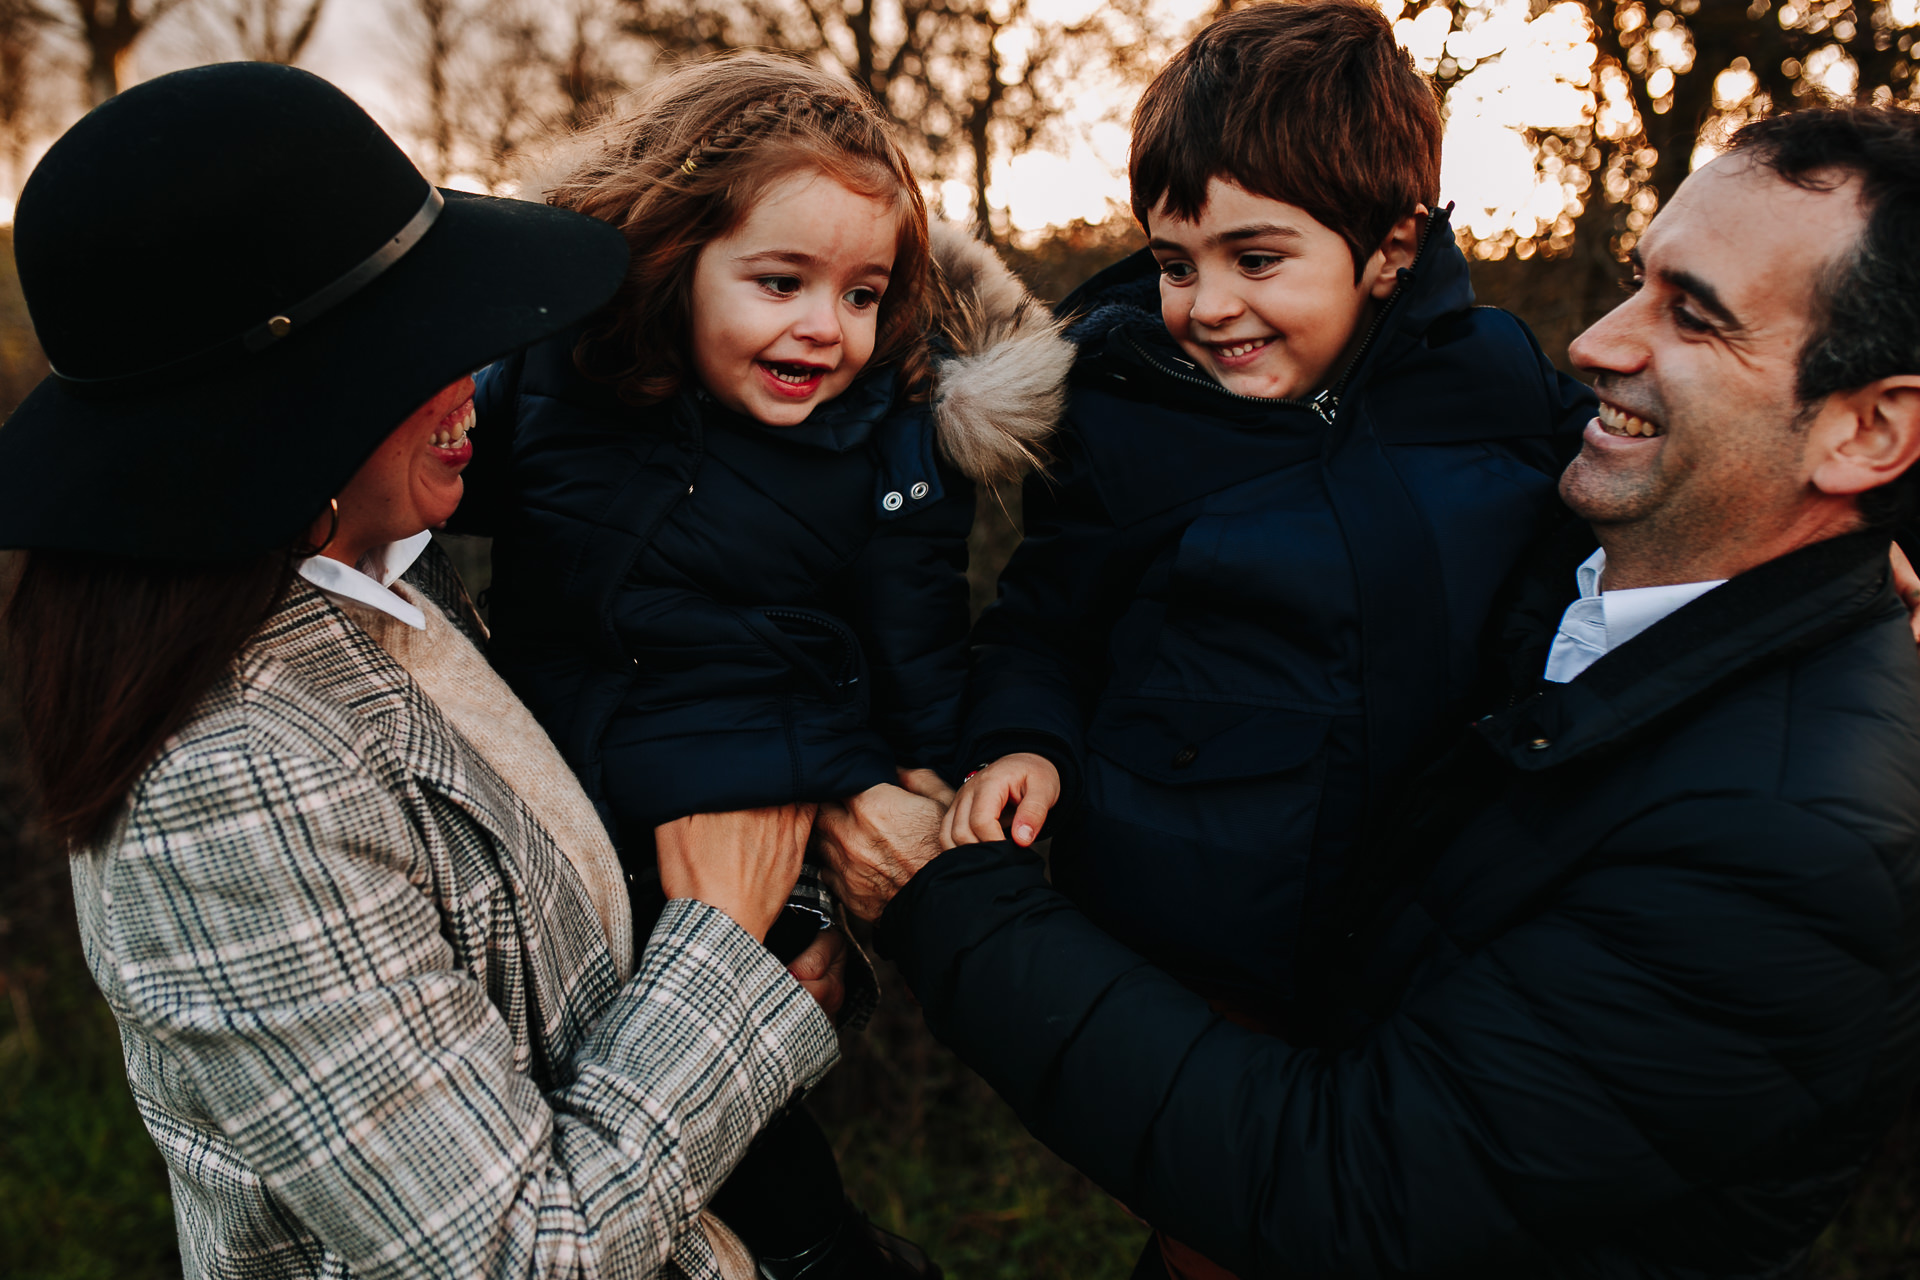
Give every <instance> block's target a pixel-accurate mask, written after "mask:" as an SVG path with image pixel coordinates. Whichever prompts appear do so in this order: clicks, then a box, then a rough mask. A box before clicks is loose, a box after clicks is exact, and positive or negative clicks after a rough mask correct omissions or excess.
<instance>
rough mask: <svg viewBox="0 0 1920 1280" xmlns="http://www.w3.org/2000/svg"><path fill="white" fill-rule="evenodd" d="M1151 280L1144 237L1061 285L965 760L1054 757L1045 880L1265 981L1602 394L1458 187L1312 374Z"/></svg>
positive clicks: (989, 619) (1465, 656)
mask: <svg viewBox="0 0 1920 1280" xmlns="http://www.w3.org/2000/svg"><path fill="white" fill-rule="evenodd" d="M1157 280H1158V268H1157V266H1156V265H1155V263H1154V261H1153V259H1152V258H1151V256H1149V255H1147V254H1145V253H1142V254H1141V255H1138V256H1136V257H1135V258H1133V259H1129V260H1128V261H1127V262H1124V263H1121V264H1119V265H1118V266H1116V267H1114V268H1112V269H1110V270H1109V271H1107V272H1105V273H1102V274H1101V275H1100V276H1097V277H1095V278H1094V279H1093V280H1092V281H1089V282H1088V284H1087V285H1086V286H1085V287H1084V288H1083V289H1082V290H1081V291H1080V293H1079V294H1077V295H1076V296H1075V298H1073V299H1069V300H1068V303H1067V304H1065V306H1066V308H1067V309H1069V310H1074V311H1081V312H1084V313H1085V314H1084V316H1083V318H1081V319H1080V320H1078V321H1076V322H1075V324H1074V326H1073V328H1072V329H1071V330H1069V336H1071V337H1074V338H1075V339H1076V341H1077V342H1078V343H1079V344H1080V358H1079V361H1078V363H1077V364H1076V365H1075V368H1074V373H1073V380H1072V385H1071V395H1070V398H1069V403H1068V411H1067V419H1066V422H1065V423H1064V425H1063V428H1062V432H1061V437H1060V439H1059V441H1058V442H1057V447H1056V452H1057V453H1058V454H1059V460H1058V464H1057V465H1056V466H1055V467H1054V468H1053V469H1052V472H1051V474H1050V475H1048V476H1045V477H1041V478H1039V479H1036V480H1034V481H1032V482H1029V484H1028V487H1027V502H1026V531H1027V538H1026V541H1025V542H1024V543H1023V544H1022V545H1021V547H1020V549H1019V551H1018V552H1017V553H1016V554H1015V556H1014V559H1013V561H1012V563H1011V564H1010V565H1009V566H1008V569H1007V571H1006V573H1005V575H1004V576H1003V577H1002V579H1001V595H1000V600H999V603H997V604H996V605H995V606H994V607H993V608H992V609H990V610H988V612H987V613H986V614H985V616H983V618H982V619H981V621H980V623H979V625H978V627H977V628H976V630H975V634H974V643H975V651H974V656H975V661H974V671H973V675H972V676H971V678H970V681H969V700H970V703H971V708H970V710H969V713H968V720H967V727H966V731H965V733H964V734H963V739H962V740H963V744H964V745H963V748H962V750H963V757H962V760H963V763H965V764H967V765H968V766H969V767H971V766H972V765H974V764H979V763H983V762H985V761H988V760H991V759H995V758H997V757H999V756H1001V755H1004V754H1007V753H1008V752H1012V751H1034V752H1038V753H1040V754H1042V755H1045V756H1047V757H1048V758H1050V759H1051V760H1052V761H1053V762H1054V763H1055V764H1056V765H1057V766H1058V767H1059V769H1060V771H1061V774H1062V777H1063V779H1064V780H1065V782H1066V789H1067V792H1068V795H1067V797H1066V798H1065V799H1064V800H1063V802H1062V804H1061V805H1060V806H1058V807H1057V808H1056V810H1055V812H1054V815H1053V817H1052V819H1051V820H1050V822H1049V827H1048V830H1049V833H1050V834H1052V835H1053V837H1054V845H1053V850H1054V852H1053V858H1054V870H1055V877H1056V883H1057V884H1059V885H1060V886H1061V887H1062V888H1063V889H1064V890H1066V891H1067V892H1068V893H1069V894H1070V895H1071V896H1073V897H1074V899H1075V900H1076V901H1077V902H1079V903H1080V905H1081V906H1082V907H1083V908H1085V909H1086V910H1087V911H1088V912H1089V914H1091V915H1093V916H1094V917H1095V918H1096V919H1098V920H1099V921H1100V922H1101V924H1102V925H1103V926H1105V927H1106V928H1107V929H1108V930H1109V931H1111V932H1113V933H1114V934H1115V935H1116V936H1119V937H1121V938H1123V939H1125V940H1126V941H1128V942H1129V943H1130V944H1131V945H1133V946H1135V947H1138V948H1140V949H1142V950H1143V951H1144V952H1145V953H1146V954H1148V955H1150V956H1152V957H1153V958H1155V959H1156V960H1157V961H1158V962H1160V963H1161V964H1163V965H1165V966H1167V967H1169V968H1170V969H1171V970H1173V971H1174V972H1177V973H1180V974H1181V975H1182V976H1186V977H1189V978H1192V979H1194V980H1196V981H1199V982H1203V983H1205V984H1207V985H1209V986H1211V987H1214V988H1217V989H1222V990H1228V991H1235V992H1240V993H1256V996H1257V997H1264V996H1265V995H1267V994H1271V993H1274V992H1282V993H1284V992H1285V991H1287V990H1288V988H1289V986H1290V984H1291V981H1292V977H1293V964H1294V937H1295V928H1294V924H1293V922H1297V921H1300V920H1302V919H1308V918H1311V917H1312V916H1314V915H1315V914H1316V913H1317V912H1318V910H1319V898H1320V897H1321V896H1322V892H1323V891H1324V890H1325V888H1326V887H1327V886H1328V885H1329V884H1330V883H1331V882H1332V881H1333V880H1334V879H1335V878H1336V877H1337V876H1338V875H1339V874H1340V868H1341V865H1342V862H1343V859H1344V857H1345V855H1346V852H1347V851H1348V850H1349V849H1350V848H1351V847H1352V846H1353V843H1354V841H1355V840H1356V838H1357V837H1358V835H1359V833H1360V831H1361V828H1362V826H1363V820H1364V818H1365V815H1366V813H1367V812H1368V810H1369V808H1370V807H1376V806H1377V805H1378V803H1379V799H1380V797H1381V796H1383V795H1385V794H1386V793H1388V792H1389V791H1390V790H1391V789H1392V788H1393V787H1394V786H1395V785H1396V784H1398V783H1399V782H1401V781H1403V780H1404V774H1405V770H1406V767H1407V764H1408V762H1409V761H1410V760H1411V759H1413V758H1414V756H1415V753H1416V752H1417V751H1419V750H1420V749H1422V748H1423V747H1424V746H1430V742H1429V740H1430V738H1431V736H1432V735H1433V734H1434V732H1435V731H1436V729H1437V728H1438V727H1439V726H1440V725H1441V724H1443V723H1444V722H1445V720H1446V717H1447V716H1448V715H1449V714H1452V713H1454V712H1455V711H1456V710H1457V708H1458V706H1459V705H1460V703H1461V700H1462V699H1463V697H1464V696H1465V694H1466V693H1467V691H1468V689H1469V688H1470V687H1471V684H1472V681H1473V679H1474V676H1475V673H1476V670H1477V666H1476V664H1477V661H1478V653H1479V641H1480V636H1481V633H1482V631H1483V630H1484V628H1485V623H1486V617H1487V610H1488V608H1489V606H1490V602H1491V600H1492V598H1493V596H1494V593H1495V591H1496V590H1497V589H1498V588H1499V586H1500V584H1501V583H1502V582H1503V581H1504V580H1505V579H1506V577H1507V576H1508V575H1509V573H1510V572H1511V570H1512V568H1513V565H1514V564H1515V563H1516V562H1517V561H1518V559H1519V558H1520V556H1521V554H1522V552H1523V551H1524V550H1525V549H1526V548H1527V547H1528V546H1529V545H1530V543H1531V541H1532V540H1533V539H1534V538H1535V537H1536V536H1537V534H1538V533H1539V531H1540V530H1541V529H1542V528H1543V527H1544V526H1545V525H1546V524H1547V522H1549V521H1550V520H1552V519H1555V518H1557V517H1558V513H1559V511H1560V508H1559V504H1558V502H1557V500H1556V498H1555V484H1556V480H1557V478H1558V476H1559V473H1560V470H1561V467H1562V466H1563V465H1564V463H1565V461H1566V459H1567V457H1569V456H1570V455H1571V452H1572V450H1573V449H1574V448H1576V447H1577V442H1578V438H1579V431H1580V428H1581V427H1583V426H1584V425H1585V424H1586V422H1587V420H1588V419H1589V418H1590V417H1591V416H1592V413H1593V401H1592V398H1591V395H1590V393H1589V392H1588V391H1587V389H1586V388H1585V387H1584V386H1581V385H1580V384H1579V383H1577V382H1575V381H1573V380H1572V379H1570V378H1567V377H1565V376H1564V375H1561V374H1560V373H1558V372H1557V371H1556V370H1555V369H1554V367H1553V365H1552V364H1551V363H1550V362H1549V361H1548V360H1547V358H1546V357H1545V356H1544V355H1543V354H1542V353H1541V351H1540V348H1539V346H1538V344H1537V343H1535V341H1534V339H1533V335H1532V334H1530V333H1529V332H1528V331H1527V328H1526V326H1525V325H1524V324H1522V323H1521V322H1520V321H1519V320H1518V319H1516V318H1515V317H1513V316H1511V315H1509V314H1507V313H1506V312H1504V311H1499V310H1496V309H1494V308H1490V307H1475V306H1473V305H1472V304H1473V291H1472V288H1471V286H1470V284H1469V282H1468V279H1467V266H1466V262H1465V260H1464V259H1463V258H1462V257H1461V256H1460V252H1459V250H1458V249H1457V248H1456V247H1455V246H1454V242H1453V236H1452V233H1451V232H1450V231H1449V230H1448V228H1447V225H1446V222H1445V216H1444V214H1440V215H1435V218H1434V225H1433V227H1432V229H1431V230H1430V232H1429V234H1428V236H1427V239H1426V242H1425V244H1424V245H1423V247H1422V249H1421V251H1420V254H1419V257H1418V259H1417V260H1416V262H1415V263H1414V266H1413V267H1412V268H1411V269H1410V270H1409V271H1406V272H1404V273H1403V276H1402V283H1401V285H1400V287H1399V289H1398V290H1397V291H1396V293H1395V295H1394V297H1393V299H1392V301H1391V302H1390V303H1389V304H1388V305H1387V306H1386V308H1385V310H1384V312H1383V315H1382V317H1381V319H1380V320H1379V321H1378V325H1377V328H1376V329H1375V331H1374V333H1373V335H1372V338H1371V340H1370V342H1368V343H1367V345H1366V347H1365V349H1364V351H1363V352H1362V353H1361V354H1360V355H1359V356H1358V357H1357V359H1356V361H1355V364H1354V367H1353V368H1352V369H1351V370H1349V371H1347V372H1346V373H1345V374H1344V376H1343V377H1342V378H1341V379H1340V381H1339V382H1338V383H1337V385H1336V386H1335V388H1334V397H1335V399H1333V400H1323V401H1321V402H1320V403H1319V404H1318V405H1315V404H1308V403H1304V402H1298V401H1287V400H1261V399H1253V398H1249V397H1246V396H1239V395H1235V394H1233V393H1231V392H1229V391H1227V390H1226V389H1225V388H1223V387H1221V386H1220V385H1219V384H1218V383H1217V382H1213V381H1212V380H1210V379H1208V378H1206V377H1204V376H1203V375H1201V374H1200V373H1199V372H1198V371H1197V370H1196V369H1195V368H1194V367H1193V365H1192V364H1191V363H1190V362H1188V361H1187V359H1186V357H1185V356H1184V355H1183V354H1182V352H1181V351H1180V349H1179V348H1178V347H1177V346H1176V345H1175V344H1174V343H1173V341H1172V339H1171V338H1170V337H1169V336H1168V334H1167V331H1166V329H1165V327H1164V325H1163V324H1162V323H1161V320H1160V315H1159V303H1158V284H1157ZM1336 404H1337V407H1336ZM1082 801H1083V802H1082Z"/></svg>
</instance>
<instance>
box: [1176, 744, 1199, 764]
mask: <svg viewBox="0 0 1920 1280" xmlns="http://www.w3.org/2000/svg"><path fill="white" fill-rule="evenodd" d="M1199 754H1200V748H1198V747H1196V746H1194V745H1193V744H1192V743H1191V742H1189V743H1188V744H1187V745H1186V746H1184V747H1182V748H1180V749H1179V750H1178V751H1176V752H1174V753H1173V767H1174V768H1176V769H1184V768H1186V767H1187V766H1188V765H1190V764H1192V763H1193V761H1194V758H1195V757H1196V756H1198V755H1199Z"/></svg>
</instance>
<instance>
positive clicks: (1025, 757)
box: [940, 751, 1060, 848]
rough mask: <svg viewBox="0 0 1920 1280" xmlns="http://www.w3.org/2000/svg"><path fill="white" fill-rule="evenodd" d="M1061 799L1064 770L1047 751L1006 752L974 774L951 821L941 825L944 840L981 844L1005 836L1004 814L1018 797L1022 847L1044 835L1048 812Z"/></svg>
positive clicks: (1017, 836) (1016, 831)
mask: <svg viewBox="0 0 1920 1280" xmlns="http://www.w3.org/2000/svg"><path fill="white" fill-rule="evenodd" d="M1059 799H1060V771H1059V770H1058V769H1056V768H1054V767H1053V762H1052V761H1050V760H1048V759H1047V758H1046V757H1045V756H1038V755H1034V754H1033V753H1032V752H1028V751H1016V752H1015V753H1014V754H1012V755H1010V756H1001V757H1000V758H999V759H998V760H995V761H994V762H993V763H992V764H990V765H988V766H987V767H986V768H984V769H982V770H980V771H979V772H978V773H976V774H974V775H973V776H972V777H970V778H968V779H967V780H966V781H965V782H964V783H962V784H961V786H960V794H959V795H957V796H955V797H954V798H953V807H952V808H951V809H949V810H947V817H946V821H945V822H943V823H942V824H941V827H940V839H941V842H942V843H943V844H945V845H947V846H949V847H951V846H953V845H956V844H979V843H981V842H982V841H986V840H1005V839H1006V838H1007V836H1006V833H1005V832H1003V831H1002V830H1001V829H1000V815H1001V814H1002V813H1004V812H1006V808H1007V806H1008V805H1010V804H1013V803H1014V802H1015V801H1018V802H1019V805H1020V807H1019V808H1018V809H1016V810H1014V813H1013V842H1014V843H1015V844H1017V845H1019V846H1021V847H1022V848H1025V847H1026V846H1028V845H1030V844H1032V843H1033V842H1034V841H1035V840H1037V839H1039V838H1040V828H1041V827H1043V826H1045V825H1046V821H1047V814H1048V812H1049V811H1050V810H1052V808H1053V806H1054V805H1055V804H1056V803H1057V802H1058V801H1059Z"/></svg>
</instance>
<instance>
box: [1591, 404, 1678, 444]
mask: <svg viewBox="0 0 1920 1280" xmlns="http://www.w3.org/2000/svg"><path fill="white" fill-rule="evenodd" d="M1600 429H1601V430H1602V431H1605V432H1606V433H1607V434H1608V435H1610V436H1661V435H1665V434H1666V428H1665V427H1662V426H1661V425H1660V424H1659V423H1657V422H1654V421H1652V420H1651V419H1648V418H1643V417H1641V416H1640V415H1639V414H1637V413H1629V412H1627V411H1626V410H1625V409H1622V408H1621V407H1620V406H1619V405H1617V404H1612V403H1609V402H1608V401H1605V400H1602V401H1601V402H1600Z"/></svg>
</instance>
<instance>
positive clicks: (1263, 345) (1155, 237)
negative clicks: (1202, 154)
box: [1147, 178, 1425, 400]
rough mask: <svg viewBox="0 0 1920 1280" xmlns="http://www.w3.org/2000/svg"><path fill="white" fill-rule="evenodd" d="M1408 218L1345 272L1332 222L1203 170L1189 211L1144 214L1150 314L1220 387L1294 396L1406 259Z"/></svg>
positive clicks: (1322, 382) (1317, 384)
mask: <svg viewBox="0 0 1920 1280" xmlns="http://www.w3.org/2000/svg"><path fill="white" fill-rule="evenodd" d="M1421 212H1423V213H1424V212H1425V211H1424V210H1422V211H1421ZM1417 227H1418V222H1417V216H1411V217H1408V218H1405V219H1403V220H1402V221H1401V222H1400V223H1399V224H1398V225H1396V226H1395V227H1394V229H1393V232H1392V233H1391V234H1390V235H1389V236H1388V237H1387V241H1386V243H1385V244H1383V245H1382V246H1381V248H1379V249H1377V250H1375V251H1374V254H1373V256H1372V257H1371V258H1370V259H1369V260H1368V261H1367V263H1366V266H1365V268H1364V269H1363V270H1362V271H1361V272H1360V279H1359V280H1358V281H1356V280H1355V279H1354V272H1353V254H1352V253H1351V252H1350V251H1349V250H1348V248H1347V242H1346V241H1345V240H1343V239H1342V238H1341V237H1340V235H1339V233H1338V232H1336V231H1334V230H1333V229H1332V228H1330V227H1328V226H1327V225H1326V224H1324V223H1322V222H1320V221H1318V220H1317V219H1315V218H1314V217H1313V216H1312V215H1311V214H1309V213H1308V212H1307V211H1306V210H1304V209H1301V208H1299V207H1298V206H1296V205H1290V204H1285V203H1283V202H1281V201H1279V200H1270V199H1268V198H1267V197H1265V196H1257V195H1254V194H1253V193H1252V192H1250V191H1248V190H1247V189H1246V188H1244V187H1241V186H1237V185H1235V184H1234V183H1232V182H1228V181H1226V180H1225V179H1223V178H1215V179H1213V181H1212V182H1211V183H1210V184H1209V185H1208V187H1207V203H1206V205H1205V206H1204V207H1203V208H1202V209H1201V210H1200V216H1199V217H1198V218H1197V219H1194V220H1192V221H1189V220H1187V219H1185V218H1176V217H1174V216H1172V215H1171V214H1169V213H1168V212H1167V211H1166V202H1165V201H1164V200H1162V201H1161V202H1160V203H1159V204H1158V205H1155V206H1154V208H1153V211H1152V213H1150V214H1149V215H1148V218H1147V230H1148V236H1149V239H1148V242H1147V244H1148V247H1149V248H1150V249H1152V250H1153V256H1154V257H1155V258H1156V259H1158V261H1159V263H1160V317H1161V319H1162V320H1163V321H1165V322H1166V326H1167V332H1168V333H1170V334H1172V335H1173V340H1174V341H1175V342H1177V343H1179V344H1180V347H1181V349H1182V350H1184V351H1185V352H1186V353H1187V354H1188V355H1189V356H1191V357H1192V358H1193V360H1194V361H1195V362H1196V363H1197V364H1199V366H1200V367H1201V368H1202V369H1205V370H1206V371H1207V372H1208V373H1210V374H1212V375H1213V376H1214V377H1215V378H1216V379H1218V380H1219V382H1220V384H1221V385H1222V386H1224V387H1226V389H1227V390H1229V391H1234V392H1238V393H1239V394H1240V395H1243V396H1258V397H1260V398H1261V399H1266V400H1272V399H1282V398H1286V399H1305V398H1307V397H1310V396H1312V395H1314V394H1315V393H1316V392H1318V391H1320V390H1322V389H1324V388H1325V387H1327V386H1328V385H1329V384H1330V383H1332V382H1333V381H1334V380H1335V379H1336V378H1338V377H1339V376H1340V374H1341V373H1342V372H1343V371H1344V370H1345V368H1346V366H1347V362H1348V361H1349V360H1351V359H1352V358H1353V356H1354V354H1355V353H1356V352H1357V350H1358V348H1359V346H1360V343H1361V341H1362V340H1363V339H1364V337H1365V331H1366V326H1367V323H1368V322H1369V321H1370V320H1371V319H1372V318H1373V312H1374V310H1375V309H1376V308H1377V307H1378V305H1379V303H1380V300H1382V299H1384V298H1386V297H1387V296H1388V295H1389V294H1391V293H1392V292H1393V287H1394V284H1395V283H1396V279H1397V277H1396V273H1397V272H1398V270H1399V268H1401V267H1403V266H1409V265H1411V264H1412V262H1413V256H1414V253H1415V252H1416V251H1417V249H1418V230H1417Z"/></svg>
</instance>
